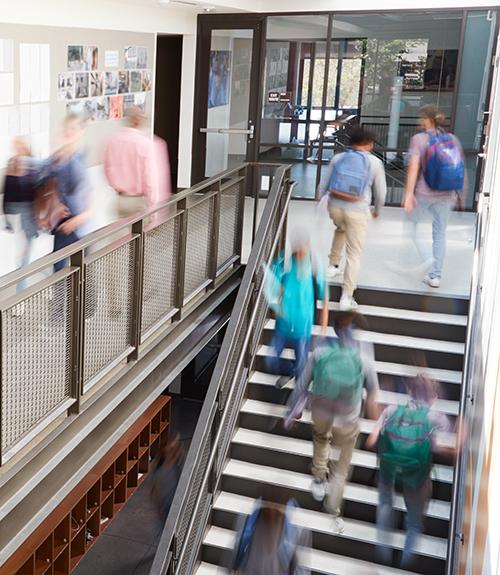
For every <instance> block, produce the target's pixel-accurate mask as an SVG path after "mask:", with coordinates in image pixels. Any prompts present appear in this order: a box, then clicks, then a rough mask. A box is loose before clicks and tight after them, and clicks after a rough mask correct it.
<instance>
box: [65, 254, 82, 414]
mask: <svg viewBox="0 0 500 575" xmlns="http://www.w3.org/2000/svg"><path fill="white" fill-rule="evenodd" d="M70 263H71V266H73V267H76V268H78V271H77V273H76V274H74V275H73V280H72V283H73V285H72V290H71V296H72V297H71V340H72V341H71V344H72V345H71V396H72V397H74V398H75V400H76V401H75V403H73V405H72V406H71V407H70V408H69V409H68V415H74V414H77V413H79V411H80V398H81V396H82V393H83V389H82V388H83V362H84V344H85V283H86V277H85V276H86V269H85V254H84V251H83V250H80V251H79V252H76V253H75V254H73V255H72V256H71V258H70Z"/></svg>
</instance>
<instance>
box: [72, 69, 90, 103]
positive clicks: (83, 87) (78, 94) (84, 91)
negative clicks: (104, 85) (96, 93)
mask: <svg viewBox="0 0 500 575" xmlns="http://www.w3.org/2000/svg"><path fill="white" fill-rule="evenodd" d="M88 97H89V74H88V72H77V73H76V74H75V98H88Z"/></svg>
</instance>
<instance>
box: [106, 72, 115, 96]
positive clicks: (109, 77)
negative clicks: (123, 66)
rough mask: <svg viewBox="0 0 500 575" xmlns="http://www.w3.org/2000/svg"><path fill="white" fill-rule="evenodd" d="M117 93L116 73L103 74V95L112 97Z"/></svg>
mask: <svg viewBox="0 0 500 575" xmlns="http://www.w3.org/2000/svg"><path fill="white" fill-rule="evenodd" d="M117 93H118V72H105V73H104V94H105V95H106V96H114V95H115V94H117Z"/></svg>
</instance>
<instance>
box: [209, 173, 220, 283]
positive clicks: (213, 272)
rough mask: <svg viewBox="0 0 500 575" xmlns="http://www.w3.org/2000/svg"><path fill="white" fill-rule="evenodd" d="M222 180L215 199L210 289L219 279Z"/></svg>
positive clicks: (210, 258) (210, 257) (218, 184)
mask: <svg viewBox="0 0 500 575" xmlns="http://www.w3.org/2000/svg"><path fill="white" fill-rule="evenodd" d="M221 188H222V180H219V181H218V183H217V194H216V195H215V196H214V198H213V216H212V233H211V246H210V256H209V263H208V277H209V278H210V279H211V280H212V283H211V284H210V286H209V289H214V288H215V280H216V278H217V259H218V256H219V228H220V210H221V205H222V190H221Z"/></svg>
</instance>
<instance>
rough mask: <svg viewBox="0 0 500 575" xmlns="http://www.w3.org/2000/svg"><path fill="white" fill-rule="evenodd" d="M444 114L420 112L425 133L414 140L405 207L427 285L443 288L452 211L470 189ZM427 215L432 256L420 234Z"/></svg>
mask: <svg viewBox="0 0 500 575" xmlns="http://www.w3.org/2000/svg"><path fill="white" fill-rule="evenodd" d="M444 120H445V117H444V114H442V113H441V112H440V111H439V110H438V108H436V106H431V105H429V106H424V107H423V108H422V109H421V110H420V126H421V128H422V129H423V131H422V132H421V133H418V134H415V135H414V136H413V137H412V139H411V140H410V147H409V150H408V156H409V164H408V173H407V178H406V189H405V195H404V199H403V207H404V209H405V211H406V212H407V214H408V216H409V220H410V223H411V233H412V238H413V241H414V242H415V245H416V247H417V250H418V252H419V254H420V257H421V258H422V261H423V268H424V270H425V272H427V273H426V275H425V277H424V279H423V281H424V283H425V284H427V285H428V286H430V287H433V288H438V287H439V286H440V285H441V276H442V272H443V263H444V257H445V251H446V227H447V224H448V218H449V215H450V212H451V210H452V209H453V207H454V205H455V203H456V202H457V200H458V205H459V207H461V203H462V202H461V194H462V193H463V191H464V189H465V187H466V174H465V160H464V153H463V150H462V146H461V145H460V142H459V141H458V139H457V138H456V137H455V136H454V135H453V134H450V133H448V132H446V130H445V129H444V127H443V124H444ZM426 213H430V214H431V216H432V255H431V254H430V253H429V252H428V248H427V245H426V244H425V243H423V242H422V240H421V238H420V237H419V235H418V224H419V222H420V221H422V219H423V217H424V216H425V214H426Z"/></svg>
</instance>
